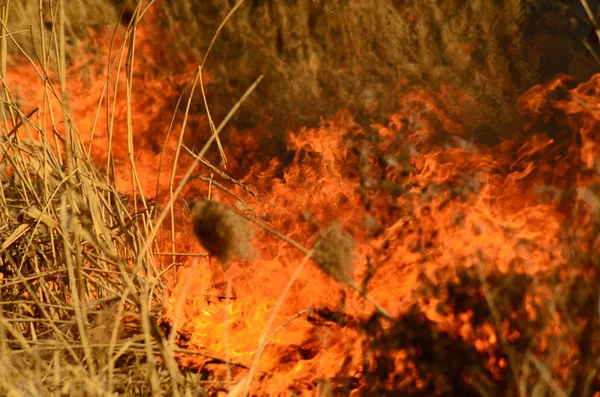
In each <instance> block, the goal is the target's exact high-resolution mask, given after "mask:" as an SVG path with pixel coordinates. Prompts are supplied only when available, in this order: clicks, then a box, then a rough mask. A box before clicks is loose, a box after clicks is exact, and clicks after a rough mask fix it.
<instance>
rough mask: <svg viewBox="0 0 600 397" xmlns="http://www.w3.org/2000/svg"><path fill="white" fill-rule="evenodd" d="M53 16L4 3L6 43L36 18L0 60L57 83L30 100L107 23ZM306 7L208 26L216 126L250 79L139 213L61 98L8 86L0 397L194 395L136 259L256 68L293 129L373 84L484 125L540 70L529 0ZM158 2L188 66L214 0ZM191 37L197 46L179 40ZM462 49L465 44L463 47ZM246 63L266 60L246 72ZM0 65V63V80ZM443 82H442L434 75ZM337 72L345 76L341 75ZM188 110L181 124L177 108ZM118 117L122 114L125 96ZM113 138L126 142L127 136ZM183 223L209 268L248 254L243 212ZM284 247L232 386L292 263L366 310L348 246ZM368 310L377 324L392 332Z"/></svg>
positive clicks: (143, 260) (268, 5)
mask: <svg viewBox="0 0 600 397" xmlns="http://www.w3.org/2000/svg"><path fill="white" fill-rule="evenodd" d="M65 3H66V0H64V1H61V2H58V3H52V4H53V6H54V7H56V8H52V9H51V10H58V11H63V12H51V10H50V9H48V8H43V9H42V12H41V15H42V18H41V19H40V18H39V15H40V12H39V10H38V9H37V5H35V6H34V5H32V2H26V1H24V0H23V1H20V2H17V1H13V2H11V5H10V10H9V11H10V12H9V13H8V18H7V17H6V14H5V15H4V16H3V18H4V23H5V26H6V25H7V24H8V25H9V26H10V31H11V32H13V31H15V30H16V31H17V32H18V31H19V30H27V29H29V27H28V26H29V25H19V23H21V22H22V21H35V23H34V24H32V25H31V26H33V27H32V33H31V34H30V37H29V38H24V37H25V36H23V35H22V34H21V33H15V34H14V35H13V37H14V38H15V41H16V43H15V42H13V41H12V39H8V40H7V39H6V37H5V38H4V42H3V44H4V45H3V47H4V48H5V49H6V48H9V51H8V52H9V53H13V52H14V51H16V52H21V51H23V52H25V53H28V54H30V55H31V54H34V53H35V54H36V56H37V57H38V58H43V57H40V56H39V55H40V54H49V56H51V57H53V59H55V61H56V68H57V69H58V70H57V72H58V74H59V76H60V79H59V80H61V83H60V84H58V85H52V83H51V82H50V81H47V82H46V84H47V85H46V90H47V93H46V95H47V97H46V99H48V98H50V97H55V96H56V97H58V98H65V97H66V95H64V94H66V92H65V85H64V81H65V79H66V78H68V77H69V76H66V75H65V70H66V64H67V61H68V60H67V56H66V54H67V53H68V52H69V46H70V45H71V44H73V43H74V42H75V41H76V40H78V39H79V38H81V37H83V36H84V35H85V34H87V29H88V27H95V26H103V25H104V24H106V23H107V21H113V20H115V21H116V20H117V19H118V13H117V12H115V11H114V8H111V7H112V6H109V5H108V3H106V2H102V1H98V2H86V3H84V2H82V1H78V2H73V3H69V7H65ZM310 3H311V4H308V3H307V4H301V3H299V2H290V3H289V4H287V3H283V2H275V1H270V2H252V3H251V4H250V3H249V4H245V5H244V7H242V8H240V13H239V14H236V15H235V16H234V17H232V18H231V20H230V21H229V22H231V23H229V24H228V25H226V26H225V28H224V31H223V36H224V40H225V42H224V43H219V42H218V43H217V47H215V49H216V54H215V55H216V56H215V58H217V61H216V62H220V61H221V60H222V59H226V60H227V63H226V64H225V65H223V67H221V68H217V67H214V70H218V71H220V72H222V73H219V74H217V76H216V79H217V82H220V86H221V87H225V88H226V89H225V91H224V94H223V96H222V97H216V98H213V100H216V101H218V102H220V105H222V106H223V108H222V109H217V113H218V112H223V113H224V110H223V109H225V106H228V105H229V104H228V103H227V101H225V100H223V101H221V99H222V98H225V97H230V96H236V97H239V95H235V94H240V93H241V90H242V88H243V89H247V87H248V86H250V83H251V82H252V81H255V84H254V85H252V86H250V89H247V91H246V92H245V93H244V95H243V96H242V99H241V100H239V101H238V103H236V104H235V106H234V108H233V110H229V113H228V114H227V115H226V116H225V117H223V119H224V121H223V123H221V125H219V127H218V128H213V131H212V136H211V139H210V140H209V141H208V142H207V143H206V145H205V147H204V149H203V150H202V151H201V152H200V155H198V156H197V158H196V159H195V162H194V164H193V165H192V166H190V168H189V169H188V170H187V171H186V172H185V175H184V177H183V178H181V182H180V183H176V182H178V181H177V180H176V179H177V178H175V172H173V177H172V179H171V181H170V188H171V189H170V192H169V193H170V195H169V200H168V203H167V204H166V205H165V206H164V207H163V208H161V212H160V213H156V212H154V208H153V207H152V206H151V205H150V204H149V203H148V202H147V201H146V200H145V199H144V197H143V196H142V197H139V200H138V197H128V196H124V195H122V194H120V193H119V192H118V191H116V189H115V188H114V186H113V183H114V180H112V179H111V178H110V175H105V174H102V173H99V172H98V171H97V170H96V169H95V168H94V167H93V166H92V165H91V163H92V162H91V159H90V158H89V156H88V154H87V151H86V150H85V148H84V147H83V146H82V143H81V142H80V140H79V135H78V134H77V130H76V127H75V124H74V123H72V120H70V114H69V104H68V103H66V102H62V103H61V105H62V111H63V112H62V115H49V114H46V113H43V112H45V111H47V110H40V111H39V113H37V114H36V113H32V114H28V115H26V114H24V112H23V110H22V109H20V108H19V104H18V103H17V101H16V100H14V98H12V96H11V93H10V91H9V90H8V89H6V90H5V91H4V93H3V94H4V100H5V102H4V103H3V105H4V106H3V107H2V110H3V112H4V116H5V117H4V118H3V124H2V125H1V126H0V128H1V129H2V139H0V155H1V156H2V160H1V163H0V171H1V172H2V175H1V176H0V177H1V180H2V190H1V196H0V223H1V225H2V226H1V227H0V241H2V245H1V246H0V261H1V262H0V266H1V276H2V279H0V301H1V302H2V303H1V306H0V309H1V310H0V394H5V395H15V396H16V395H23V394H29V395H44V394H52V393H54V394H55V395H113V393H119V394H121V395H181V394H186V395H191V394H192V393H194V392H200V389H198V388H196V387H195V386H193V387H192V386H191V385H190V384H189V383H188V382H186V380H185V379H184V377H183V375H182V374H181V373H180V372H179V369H178V367H177V363H176V362H175V360H174V358H173V352H174V351H176V350H177V349H176V348H175V347H174V345H173V343H174V342H173V338H174V336H173V335H170V336H169V337H167V336H165V332H163V330H162V329H161V327H160V326H159V324H158V319H157V317H158V314H157V312H158V311H159V310H160V308H159V307H156V306H155V304H156V302H160V301H161V299H163V298H164V296H163V292H164V291H163V288H164V285H163V284H162V280H161V278H160V276H161V275H162V274H163V272H164V269H163V268H160V267H159V265H158V264H157V263H156V262H155V257H154V255H153V252H154V251H153V248H154V247H155V238H156V235H157V233H158V230H159V228H160V226H161V224H162V223H163V221H165V219H167V217H168V215H169V214H171V216H172V214H173V205H174V203H175V202H176V200H177V199H178V196H179V194H180V193H181V191H182V188H183V185H184V184H185V181H187V180H188V178H189V177H190V175H191V174H192V173H193V171H194V169H195V167H196V166H197V164H198V162H199V161H200V160H201V159H202V156H203V155H204V154H205V153H206V149H207V148H208V146H209V145H210V144H212V143H213V142H215V141H218V134H219V133H220V132H221V131H222V130H223V127H224V125H225V124H226V123H227V121H229V120H230V119H231V117H232V116H233V112H234V111H235V110H236V109H237V108H239V105H240V103H241V102H242V101H243V100H245V99H246V98H247V97H248V95H249V93H250V92H252V90H253V89H254V88H255V87H256V86H257V83H258V81H260V80H256V76H257V75H259V74H261V72H267V69H268V68H270V69H272V72H268V73H270V74H269V75H268V78H267V80H268V81H267V83H268V84H266V85H264V86H262V87H261V88H260V89H259V92H258V93H259V95H258V97H259V98H260V99H258V101H261V103H262V102H265V100H266V99H267V100H266V103H267V106H266V108H263V107H261V109H266V112H267V113H269V114H271V113H272V116H273V118H274V119H282V118H283V117H284V116H288V115H289V114H290V112H292V110H294V109H297V111H295V112H296V115H297V116H298V117H299V118H300V119H304V120H309V119H312V118H313V117H316V115H321V114H323V113H325V111H324V109H325V107H326V106H325V104H326V103H330V102H332V103H335V104H336V106H341V107H347V106H349V105H350V106H354V107H355V108H356V109H362V108H367V107H369V106H370V105H371V102H373V100H374V98H375V99H376V98H380V97H383V98H385V97H384V96H382V95H383V94H384V93H386V92H387V91H388V89H389V87H387V86H386V84H387V83H388V82H389V81H392V80H393V79H395V78H398V77H399V76H400V77H402V76H405V77H406V78H407V79H409V80H414V81H416V82H419V83H423V82H425V83H426V85H429V86H436V85H439V84H442V83H449V84H455V85H457V86H462V85H464V86H465V87H467V88H469V89H470V90H471V92H472V93H473V94H474V95H476V96H478V97H479V98H481V101H480V104H481V106H482V107H481V108H479V109H484V110H485V111H484V112H473V110H472V109H471V110H468V109H467V110H465V112H467V115H468V116H469V117H476V116H477V117H480V118H481V119H483V118H485V117H481V115H483V116H485V115H487V114H489V113H486V112H492V110H493V109H496V110H498V109H500V110H499V113H500V115H499V116H496V117H502V118H505V119H507V120H511V116H510V114H509V113H510V109H509V108H510V106H508V105H507V106H506V107H503V106H499V107H498V106H497V105H498V104H499V103H500V104H501V105H506V104H509V103H510V101H511V98H514V97H516V93H518V92H519V91H520V90H522V89H523V88H525V87H528V84H531V82H532V81H535V80H536V79H538V78H539V76H541V75H543V74H544V73H546V72H545V71H543V70H541V63H540V64H537V62H538V60H539V58H538V57H537V55H539V54H537V53H535V52H534V53H532V54H527V56H525V55H523V53H524V52H527V51H529V48H530V46H529V41H528V40H531V39H530V38H529V37H528V36H527V35H528V34H529V33H531V31H528V30H527V29H528V28H532V27H534V26H537V25H535V24H533V22H531V21H535V20H536V18H535V17H534V16H533V15H535V12H534V11H535V7H534V5H533V2H518V1H513V2H505V3H503V4H502V5H488V4H489V3H485V5H484V3H483V2H478V1H474V2H470V3H468V4H467V5H463V6H460V7H459V6H458V5H457V4H458V3H461V4H462V2H452V3H448V5H447V6H444V8H442V7H440V8H437V7H433V6H431V4H433V3H431V2H424V1H415V2H412V3H411V4H410V5H408V4H404V2H401V1H391V0H389V1H388V0H386V1H381V2H373V3H368V4H367V3H363V4H360V5H359V2H350V1H338V2H320V3H318V2H310ZM44 4H46V2H44ZM162 4H163V10H164V12H165V13H166V14H167V16H168V17H170V18H171V21H172V22H175V21H177V24H183V25H184V26H186V29H187V31H188V34H187V35H185V36H181V39H180V44H181V45H188V46H189V47H188V48H201V53H200V54H197V55H198V56H199V57H200V56H204V55H206V54H205V53H203V51H208V50H207V48H208V46H209V42H210V40H211V38H213V33H214V32H215V31H216V30H217V27H216V26H215V24H216V23H217V22H216V21H218V23H221V22H222V21H223V20H224V19H225V20H227V19H228V18H230V17H231V14H227V12H229V11H230V10H231V7H230V6H231V5H232V4H231V2H230V3H229V4H226V3H223V2H217V1H212V2H211V1H209V2H199V1H198V2H196V3H194V2H192V1H191V0H190V1H182V2H173V3H167V2H164V3H162ZM446 7H447V8H446ZM453 7H454V8H453ZM141 10H142V7H141V5H140V6H139V7H137V8H136V9H135V11H134V16H133V17H132V21H134V22H133V25H135V23H137V22H139V20H138V19H137V18H141V15H140V14H141ZM11 18H14V19H11ZM414 18H416V19H414ZM414 21H417V22H416V23H415V22H414ZM465 21H475V22H473V23H465ZM133 25H132V27H130V30H129V32H131V31H132V30H133ZM524 26H525V27H524ZM36 29H37V30H36ZM194 30H195V31H197V32H198V34H196V35H194V34H190V33H189V32H194ZM207 32H209V33H207ZM46 34H49V36H47V35H46ZM31 37H33V40H32V39H31ZM382 37H383V38H385V40H382ZM507 38H510V39H515V38H516V40H514V41H511V43H512V45H511V46H510V47H509V48H508V49H507V48H506V47H505V46H504V45H503V44H504V41H503V39H507ZM69 39H70V40H72V42H71V43H69ZM188 40H190V41H188ZM465 41H466V43H467V44H469V43H471V44H473V41H475V43H476V44H477V45H475V46H474V47H468V46H465V45H464V44H465V43H464V42H465ZM540 42H541V41H540ZM7 43H12V44H10V46H7ZM17 43H20V44H18V45H17ZM340 43H341V45H340ZM196 44H198V45H197V46H196ZM553 44H555V43H553ZM210 45H211V46H212V44H210ZM532 48H534V49H535V46H534V47H532ZM128 50H129V51H130V52H129V53H128V54H129V55H127V59H128V61H130V62H132V61H133V60H134V54H133V50H131V47H127V45H124V46H123V47H122V48H120V49H119V51H120V55H122V56H124V57H125V55H124V54H126V53H127V51H128ZM535 51H541V53H543V50H539V49H536V50H535ZM357 55H359V56H357ZM31 58H32V59H38V58H36V57H31ZM260 59H263V60H265V62H257V60H260ZM205 60H206V58H204V60H203V61H202V66H204V65H205ZM41 63H42V64H43V65H46V66H47V63H44V62H41ZM130 65H131V63H130ZM563 66H564V67H567V68H569V67H571V66H570V65H562V64H561V65H560V67H563ZM6 67H7V59H6V58H5V57H4V58H3V59H2V70H3V71H5V70H6ZM201 69H202V67H201V68H200V70H198V73H197V74H196V76H195V78H194V79H193V81H194V83H193V88H192V90H191V91H192V93H193V90H194V89H195V88H196V84H198V83H199V85H200V86H201V88H202V90H203V89H204V87H203V85H202V81H201V78H202V73H201V72H202V70H201ZM584 69H585V68H584ZM449 70H450V71H452V73H447V72H448V71H449ZM234 71H235V72H234ZM44 72H47V70H44ZM348 73H352V74H351V75H352V76H354V77H353V78H348ZM581 73H582V74H585V70H584V71H583V72H581ZM130 76H131V75H129V77H130ZM356 76H359V77H356ZM473 76H474V77H473ZM516 76H518V77H516ZM2 77H3V78H5V77H6V76H4V75H3V76H2ZM40 77H42V76H40ZM127 84H129V85H131V84H133V81H131V79H130V80H128V81H127ZM191 97H192V94H190V99H189V100H188V103H187V108H186V110H185V117H187V115H188V113H189V112H190V111H191V108H192V100H191ZM129 99H130V98H129ZM203 100H204V103H203V105H202V106H201V107H203V108H206V109H208V105H207V104H206V97H205V96H204V95H203ZM257 103H258V102H254V104H255V105H256V104H257ZM321 105H323V107H321ZM250 108H252V107H250ZM384 109H385V106H384ZM127 111H128V112H131V107H130V103H129V100H128V108H127ZM54 117H58V118H59V121H61V122H62V123H64V124H63V127H60V128H62V129H59V130H58V131H57V130H49V129H47V123H46V122H45V120H46V119H47V118H54ZM253 117H254V116H253ZM220 118H221V117H219V119H220ZM186 120H187V119H186ZM250 120H251V121H252V118H250ZM255 120H256V119H255ZM478 120H479V119H478ZM494 120H495V119H494ZM53 121H56V120H54V119H53ZM62 123H59V122H54V123H53V125H59V124H62ZM481 123H483V124H482V125H485V123H489V121H485V122H484V121H483V120H481ZM183 124H184V126H183V127H182V129H183V128H185V122H184V123H183ZM211 124H212V120H211ZM475 125H477V123H475ZM213 127H214V126H213ZM127 132H128V134H129V138H130V141H131V142H133V136H132V131H131V127H130V128H128V131H127ZM181 136H183V132H182V133H181ZM181 143H182V142H181V141H180V142H179V146H178V147H177V151H178V154H179V152H180V150H181V148H182V145H181ZM109 149H110V148H109ZM131 149H132V150H131V159H130V161H131V163H132V164H131V165H132V169H133V173H134V174H135V172H136V171H135V167H134V164H133V163H134V156H133V148H131ZM176 161H177V159H176V160H175V162H176ZM132 180H133V184H134V186H133V187H132V190H133V191H136V189H137V186H136V183H137V182H136V175H134V177H132ZM193 214H194V219H193V227H194V231H195V233H196V235H197V236H198V238H199V239H200V241H201V242H202V243H203V245H204V246H205V248H206V249H207V251H209V253H210V254H212V255H214V256H216V257H217V258H219V259H220V260H221V261H222V262H223V263H227V262H228V261H229V260H230V259H232V258H234V257H247V256H248V254H249V253H250V251H251V249H250V248H251V247H250V244H249V241H250V229H249V226H248V225H247V223H246V222H245V220H244V219H243V218H242V217H240V216H239V215H237V214H236V213H235V212H233V211H232V210H231V209H228V208H226V207H224V206H222V205H221V204H218V203H215V202H210V201H208V202H206V201H205V202H198V203H197V204H196V207H195V208H194V209H193ZM255 223H258V222H256V221H255ZM262 226H263V227H265V229H266V230H268V231H270V232H271V233H273V234H275V235H276V236H278V237H281V238H283V239H285V238H284V237H283V236H282V235H281V234H278V233H277V232H276V231H274V230H272V229H268V227H267V226H265V225H262ZM172 238H173V239H174V237H172ZM286 241H288V242H289V243H290V244H292V245H293V246H295V247H296V248H299V249H301V251H302V252H303V253H304V254H305V257H304V259H303V260H302V262H301V263H300V264H299V265H298V267H297V270H296V273H295V275H294V276H293V277H292V278H291V279H290V281H289V283H288V285H287V286H286V288H285V289H284V293H282V296H281V298H280V300H279V301H278V302H277V305H276V306H275V308H274V310H273V315H272V317H271V319H270V320H269V323H268V325H267V326H266V327H265V330H264V334H263V336H262V337H261V341H259V346H258V347H259V348H258V349H257V351H258V352H259V353H258V354H256V358H255V362H254V365H253V366H252V368H251V372H250V375H249V376H248V383H247V385H248V386H249V385H250V384H251V382H252V380H253V375H254V373H255V372H256V371H258V369H257V368H258V361H259V360H260V352H262V350H263V349H264V347H265V346H266V344H267V343H268V341H269V338H270V336H271V335H272V329H271V326H272V325H273V321H274V320H273V319H274V318H275V313H277V311H278V309H279V308H280V306H281V304H282V302H283V300H284V298H285V295H286V294H287V293H288V292H289V291H290V288H291V285H292V283H293V282H294V281H295V278H296V277H297V275H298V274H299V272H300V271H301V269H302V268H303V267H304V265H305V264H306V263H307V262H308V259H309V258H311V257H312V258H313V259H314V260H315V262H316V263H317V264H318V265H320V267H321V269H322V270H323V271H324V272H325V273H327V274H328V275H330V276H332V277H333V278H334V279H336V280H337V281H339V282H340V283H342V284H345V285H348V286H350V287H352V288H354V289H356V290H357V291H358V292H359V293H361V294H363V296H364V297H365V298H366V299H369V300H371V299H370V298H369V297H368V295H366V292H365V291H363V289H361V288H358V287H356V286H355V284H354V282H353V281H352V263H353V249H354V242H353V240H352V238H351V237H350V236H349V235H347V234H346V233H345V232H344V231H343V230H342V229H340V228H339V227H333V228H331V229H329V230H328V231H327V232H326V233H325V234H324V235H323V236H322V237H321V239H319V240H317V243H316V245H315V247H314V249H313V250H311V251H308V250H306V249H305V248H303V247H301V246H299V245H298V244H297V243H295V242H293V241H291V240H289V239H288V240H286ZM371 302H372V303H373V304H374V305H375V306H376V308H377V310H378V311H379V313H380V314H382V315H383V316H384V317H386V318H387V319H388V320H393V319H392V317H391V316H390V315H389V314H388V313H387V312H385V310H384V309H383V308H381V307H380V306H379V305H378V304H377V303H376V302H374V301H372V300H371ZM398 324H400V323H399V322H398V323H396V325H398ZM398 328H399V327H398ZM404 330H405V329H404V328H403V329H402V331H404ZM242 383H243V382H242Z"/></svg>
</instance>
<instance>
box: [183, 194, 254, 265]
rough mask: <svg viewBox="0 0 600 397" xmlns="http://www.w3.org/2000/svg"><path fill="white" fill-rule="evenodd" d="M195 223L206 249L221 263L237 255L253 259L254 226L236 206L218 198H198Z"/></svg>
mask: <svg viewBox="0 0 600 397" xmlns="http://www.w3.org/2000/svg"><path fill="white" fill-rule="evenodd" d="M192 222H193V225H194V233H195V234H196V237H197V238H198V240H199V241H200V243H201V244H202V246H203V247H204V249H206V250H207V251H208V253H209V254H210V255H211V256H214V257H216V258H217V259H219V261H220V262H221V264H223V265H227V264H228V263H229V261H230V260H231V259H233V258H235V257H237V258H241V259H247V258H250V256H251V244H250V240H251V237H252V233H251V230H250V226H249V225H248V222H247V221H246V220H245V219H244V218H243V217H241V216H240V215H238V214H237V213H236V212H235V211H233V210H232V209H230V208H228V207H226V206H225V205H223V204H220V203H218V202H216V201H210V200H197V201H196V202H195V203H193V205H192Z"/></svg>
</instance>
